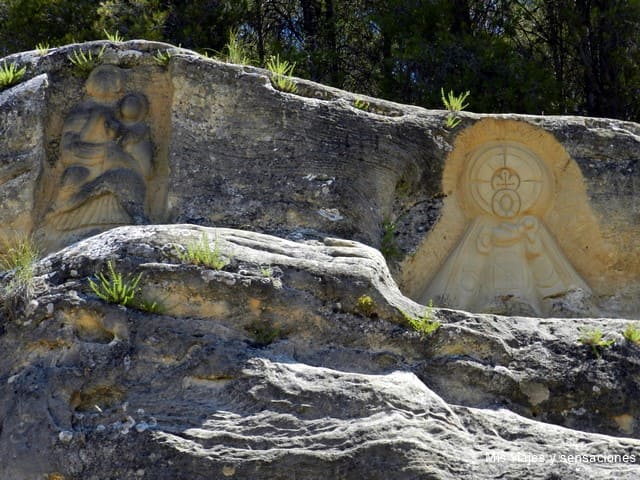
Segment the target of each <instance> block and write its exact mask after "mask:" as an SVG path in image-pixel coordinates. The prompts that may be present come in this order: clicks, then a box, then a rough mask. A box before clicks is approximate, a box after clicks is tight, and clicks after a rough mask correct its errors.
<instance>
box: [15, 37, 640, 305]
mask: <svg viewBox="0 0 640 480" xmlns="http://www.w3.org/2000/svg"><path fill="white" fill-rule="evenodd" d="M103 47H104V51H103V57H102V60H101V62H102V63H103V64H110V65H115V66H117V67H118V68H120V69H122V70H123V71H125V77H126V78H127V81H126V82H125V84H126V85H125V86H126V88H124V89H123V96H126V94H127V93H128V94H135V93H136V92H137V93H138V94H141V95H144V96H145V97H146V98H147V99H148V101H149V115H148V116H147V117H146V118H145V120H144V122H143V123H144V125H148V127H149V129H150V132H149V133H150V135H149V138H150V143H151V144H152V145H153V155H152V159H153V162H152V163H153V169H152V170H153V172H152V173H153V175H151V176H150V177H149V179H147V180H146V185H145V188H146V192H147V194H146V196H145V200H144V203H145V211H144V215H142V214H141V215H138V214H134V215H131V214H130V213H127V211H128V210H135V209H133V208H131V205H128V206H127V208H124V210H123V211H120V212H119V213H120V214H121V215H119V216H117V215H116V216H114V218H113V219H109V218H107V220H110V221H112V223H115V224H118V223H129V222H130V223H146V222H147V221H149V222H150V223H164V222H169V223H177V222H188V223H195V224H201V225H207V226H226V227H234V228H237V227H240V228H245V229H251V230H254V231H261V232H265V233H272V234H276V235H279V236H286V237H289V238H323V237H324V236H326V235H332V236H338V237H342V238H350V239H354V240H358V241H363V242H365V243H367V244H369V245H372V246H375V247H382V248H383V249H384V250H385V251H386V252H387V253H388V254H389V256H390V260H391V261H392V263H393V264H394V265H393V267H394V268H393V271H394V276H395V278H396V279H397V280H398V283H399V284H400V287H401V289H402V290H403V291H404V292H405V293H407V294H408V295H409V296H411V297H412V298H414V299H416V300H418V301H421V302H423V303H424V302H426V301H428V300H429V299H430V298H432V297H435V298H433V300H436V303H438V301H437V299H440V303H441V304H448V305H450V306H453V307H458V308H469V309H475V310H482V311H485V312H494V313H521V314H536V315H543V316H583V317H585V316H594V315H609V316H624V317H634V318H637V317H638V311H640V310H639V309H640V304H639V302H638V298H640V295H639V293H640V281H639V280H638V278H640V275H639V273H640V263H639V262H640V260H638V259H639V258H640V256H638V255H637V254H636V252H638V251H639V250H640V233H639V232H640V228H638V225H639V222H640V200H638V198H639V195H638V182H639V178H640V167H639V165H640V153H639V152H640V148H639V147H640V127H638V125H636V124H633V123H628V122H620V121H615V120H606V119H593V118H579V117H544V116H518V115H478V114H472V113H462V114H461V117H462V120H463V121H462V123H461V125H460V126H459V127H457V128H456V129H454V130H447V129H445V128H443V122H444V118H445V116H446V112H443V111H429V110H424V109H421V108H416V107H410V106H403V105H397V104H392V103H389V102H384V101H381V100H376V99H368V101H369V103H370V108H369V109H368V110H361V109H358V108H355V106H354V100H355V99H356V96H354V95H352V94H350V93H348V92H342V91H338V90H335V89H331V88H327V87H324V86H321V85H317V84H313V83H311V82H307V81H303V80H296V81H297V83H298V87H299V94H288V93H283V92H279V91H277V90H275V89H274V88H273V86H272V85H271V83H270V81H269V78H268V74H267V72H265V71H264V70H261V69H257V68H253V67H243V66H234V65H228V64H224V63H220V62H216V61H213V60H210V59H205V58H203V57H200V56H198V55H196V54H194V53H193V52H189V51H187V50H183V49H178V48H175V47H172V46H170V45H166V44H159V43H147V42H140V41H133V42H124V43H117V44H114V43H109V42H96V43H93V44H85V45H72V46H67V47H62V48H57V49H52V50H51V51H50V53H48V54H47V55H44V56H39V55H37V54H36V53H35V52H31V53H24V54H20V55H16V56H13V57H11V58H9V59H8V60H9V61H13V60H16V61H18V62H20V63H21V64H26V65H27V66H28V75H31V76H34V75H36V74H40V73H44V74H46V75H47V79H48V83H47V85H48V86H47V87H46V89H45V93H46V96H45V99H44V102H45V107H46V108H45V111H46V118H45V119H44V120H43V118H42V116H41V115H33V114H29V108H27V107H25V108H23V109H22V110H24V113H21V114H20V115H21V116H22V117H23V118H24V120H23V122H24V123H25V124H28V125H29V127H28V128H30V129H33V130H34V131H37V130H38V128H40V127H38V126H39V125H41V124H42V122H43V121H44V122H45V136H44V138H43V142H44V143H43V144H41V145H39V146H38V148H36V150H37V151H39V152H41V151H42V150H45V153H46V155H45V156H44V158H43V156H42V155H41V154H35V153H34V152H36V150H33V151H32V153H28V154H27V156H26V157H25V158H24V160H23V162H27V163H29V164H30V165H31V166H30V167H29V169H30V171H34V172H35V171H40V170H42V172H43V174H42V175H40V177H39V181H38V182H37V184H36V185H25V187H27V188H26V189H24V191H25V192H26V191H28V190H29V188H31V190H33V192H35V198H34V199H33V200H31V199H29V201H30V202H33V203H34V204H35V208H34V209H33V210H32V212H33V213H32V218H26V219H25V213H24V212H25V211H28V209H27V210H24V211H22V213H20V211H19V210H15V214H14V213H11V214H8V213H3V215H5V216H7V218H5V219H4V224H6V225H9V224H12V223H15V224H19V225H21V227H20V229H19V230H20V233H24V234H27V235H28V234H30V233H34V232H35V233H37V234H39V235H40V236H41V237H42V238H43V241H44V243H45V244H46V246H48V247H49V249H54V248H55V247H57V246H59V245H57V244H56V242H62V243H63V244H66V243H67V242H69V241H71V240H73V239H75V238H78V237H82V236H86V235H88V234H90V233H94V232H96V231H100V230H104V229H106V228H108V227H109V226H112V225H108V224H107V223H108V222H106V220H105V218H106V217H105V218H102V217H100V216H98V217H100V218H99V220H100V219H101V220H100V221H101V222H102V224H100V222H97V221H93V220H95V218H98V217H96V216H95V215H87V216H85V215H80V214H77V215H75V216H77V217H78V218H79V219H80V220H83V219H88V220H87V222H86V223H88V225H87V227H86V228H84V229H83V228H79V229H77V230H76V231H75V232H71V233H72V234H65V235H58V234H55V235H54V234H52V233H51V229H52V228H53V230H54V231H55V230H56V229H57V228H60V225H63V226H64V225H65V224H67V223H69V222H66V223H65V222H60V221H52V220H51V218H52V217H51V215H53V213H51V212H50V210H51V208H52V204H55V201H56V197H57V196H58V195H59V194H58V193H57V192H58V191H59V190H60V185H61V178H62V175H63V173H64V171H65V166H64V159H63V157H65V152H67V153H68V151H69V150H68V148H67V149H66V150H65V146H64V143H63V142H62V143H61V140H62V132H63V127H64V124H65V121H68V120H69V118H71V117H73V115H71V113H72V112H74V111H76V110H77V109H78V108H79V106H81V105H84V104H85V103H83V102H86V101H87V95H85V93H84V85H85V83H86V78H84V77H82V76H80V75H78V72H77V71H76V70H74V68H73V66H72V65H71V63H70V61H69V56H70V55H72V53H73V52H74V51H77V50H79V49H84V50H90V51H92V52H93V53H94V55H97V54H98V53H99V52H100V51H101V49H102V48H103ZM158 50H168V51H170V52H171V53H172V57H171V59H170V60H169V61H168V63H167V64H166V65H161V64H159V63H158V62H157V61H156V58H154V55H155V54H156V53H157V51H158ZM20 88H22V87H20V86H18V87H14V89H13V90H15V89H18V90H19V89H20ZM42 88H44V87H42ZM13 90H10V91H9V92H7V93H6V94H4V96H3V98H9V96H11V95H14V94H13V93H11V92H13ZM7 95H8V96H7ZM3 108H5V109H6V107H3ZM74 109H75V110H74ZM38 111H40V110H38ZM70 116H71V117H70ZM112 116H113V115H112ZM115 117H117V115H115ZM116 120H117V118H116ZM118 121H119V122H120V123H125V124H126V122H122V119H120V120H118ZM25 128H26V127H25ZM118 138H120V137H116V140H115V143H116V144H117V143H118V141H119V140H117V139H118ZM500 142H502V143H505V142H506V143H509V144H511V145H517V146H518V148H520V149H521V150H522V151H528V152H529V153H530V154H531V155H530V156H531V158H537V159H538V160H535V161H534V164H535V163H536V162H537V164H539V165H543V166H544V168H543V170H545V171H547V173H545V175H544V177H545V179H546V180H545V182H544V183H545V185H546V186H547V187H548V188H547V190H548V191H545V193H544V195H543V197H544V198H540V199H539V200H536V201H534V202H533V203H526V202H525V204H526V205H527V208H525V207H522V208H521V209H520V210H518V211H517V212H516V211H513V212H507V213H508V214H509V215H510V216H509V217H505V218H506V220H505V218H503V219H502V220H500V222H498V223H497V224H495V222H496V217H495V216H494V217H492V218H493V220H489V222H488V223H487V222H486V221H483V220H479V223H480V225H481V226H485V227H486V228H488V225H489V224H490V223H491V222H493V223H494V225H493V227H492V228H493V229H494V237H495V238H494V240H496V239H497V238H499V237H501V236H502V237H504V235H505V231H507V230H511V234H510V235H507V236H508V237H509V238H508V239H505V238H502V240H496V241H493V243H492V247H491V251H492V253H487V254H486V255H488V257H491V258H492V260H487V259H486V258H484V257H483V259H482V260H481V261H480V260H478V258H475V260H474V261H473V262H471V263H475V264H476V265H477V270H478V271H479V272H481V273H480V278H481V280H475V281H473V282H471V283H472V284H476V285H484V286H486V288H487V290H489V291H488V292H487V293H483V294H472V295H471V296H469V295H461V294H459V293H458V294H454V292H453V290H455V289H450V288H448V287H446V282H444V281H443V280H442V278H451V279H454V280H455V281H457V280H456V279H458V278H459V275H456V274H447V272H451V271H453V270H455V268H453V267H452V266H451V265H452V261H449V263H447V262H448V260H447V257H450V256H455V255H456V254H455V253H454V252H455V251H456V248H457V247H459V250H461V251H464V252H465V254H466V255H470V253H469V252H471V251H472V249H470V248H468V246H466V245H464V241H463V235H464V232H465V227H466V228H471V227H470V225H471V224H472V223H473V221H474V219H478V215H477V212H475V210H473V209H469V208H466V207H465V202H466V200H464V199H465V198H467V197H466V194H463V192H465V191H466V190H468V188H467V187H465V186H464V185H463V184H461V183H460V182H462V183H465V182H466V183H467V184H468V183H469V181H470V177H468V174H467V173H465V172H468V168H467V165H466V163H465V162H468V161H471V159H472V157H473V155H474V152H476V153H477V149H483V148H485V147H487V146H488V145H491V144H493V145H495V144H500ZM103 143H104V142H103ZM474 149H475V150H474ZM473 158H475V157H473ZM110 162H113V160H110ZM72 163H73V164H74V165H77V164H78V161H77V159H76V161H74V162H72ZM107 163H109V162H107ZM525 163H526V162H525ZM521 167H522V165H521ZM565 167H566V168H565ZM67 168H68V167H67ZM510 168H511V167H510ZM107 171H109V170H107ZM520 174H524V173H523V172H520V173H519V174H518V175H517V176H518V178H519V175H520ZM465 175H466V176H465ZM514 178H515V177H514ZM30 181H33V179H31V180H30ZM116 183H117V182H111V183H108V182H101V183H100V182H99V185H95V182H93V183H92V182H91V181H89V182H88V183H85V185H84V186H83V188H85V187H86V186H87V185H89V186H92V191H93V192H94V193H95V194H98V193H100V192H102V191H103V190H104V189H106V188H107V187H108V185H111V184H116ZM126 183H127V182H121V184H123V185H124V184H126ZM471 183H473V182H471ZM76 184H77V182H76ZM98 187H100V188H98ZM6 188H8V187H5V189H6ZM85 189H86V188H85ZM113 190H115V189H114V188H112V189H111V193H113ZM135 190H136V191H138V190H140V189H135ZM494 190H495V189H494ZM496 192H497V190H495V191H494V192H493V193H492V195H493V194H497V193H496ZM523 192H524V191H517V194H518V195H524V193H523ZM138 193H139V195H140V192H138ZM72 194H73V195H75V197H74V198H76V199H77V200H78V201H79V199H81V198H85V197H86V198H91V196H90V195H89V196H88V197H87V195H88V194H87V192H84V191H83V192H81V193H78V192H75V193H72ZM23 195H27V196H28V194H27V193H24V194H23ZM78 195H79V196H78ZM116 197H117V195H116ZM25 198H26V197H25ZM500 198H502V199H503V201H507V200H509V199H512V195H511V194H509V195H507V196H506V197H505V196H504V192H502V193H500ZM4 201H5V202H7V201H8V200H4ZM103 201H104V202H106V200H104V199H102V200H101V202H103ZM72 203H73V205H76V203H77V202H75V203H74V202H72ZM107 203H108V202H107ZM120 203H122V202H120ZM132 203H133V204H136V203H140V202H132ZM109 205H110V206H111V207H109V208H111V210H114V209H116V207H117V206H118V202H115V203H114V202H113V201H112V202H111V203H109ZM54 206H55V205H54ZM92 208H93V207H92ZM104 208H107V207H104ZM127 209H128V210H127ZM12 212H13V210H12ZM503 213H504V212H503ZM13 215H15V218H14V216H13ZM491 215H494V212H493V211H491V212H490V216H491ZM9 217H11V218H9ZM85 217H86V218H85ZM94 217H95V218H94ZM107 217H109V216H108V215H107ZM115 217H118V218H115ZM133 217H136V218H133ZM531 217H532V218H533V219H534V220H535V222H536V225H537V227H536V228H535V229H534V228H529V227H530V224H531V222H528V220H529V219H531ZM92 219H93V220H92ZM385 220H386V222H387V223H385ZM92 221H93V223H96V224H95V225H94V224H92ZM522 221H524V223H522ZM527 222H528V223H527ZM72 223H73V222H72ZM392 223H393V224H394V225H395V230H393V229H392V230H390V232H391V235H390V236H388V237H387V240H386V242H387V243H386V244H385V245H383V244H382V239H383V230H384V226H385V225H386V226H387V228H388V229H389V228H390V227H389V225H391V224H392ZM54 224H55V226H53V227H52V225H54ZM525 225H529V227H526V228H525ZM523 229H524V230H526V231H527V232H528V233H527V234H526V235H525V236H527V237H528V240H527V241H528V242H529V243H530V244H533V243H536V242H538V243H541V244H542V247H541V249H538V248H537V247H534V248H530V247H526V242H525V241H524V240H523V238H524V236H523V234H522V232H521V233H520V234H516V233H514V232H515V231H516V230H523ZM524 230H523V231H524ZM534 230H535V233H532V232H534ZM54 233H55V232H54ZM58 233H59V232H58ZM478 234H479V233H478ZM471 236H472V237H473V236H475V234H473V235H471ZM517 238H520V240H518V241H517V242H516V240H515V239H517ZM54 239H55V240H54ZM470 241H471V240H470ZM496 242H497V243H496ZM501 242H502V243H501ZM509 242H516V243H513V246H509V247H508V248H507V247H505V243H509ZM496 252H497V253H496ZM539 252H543V253H542V255H541V259H540V260H536V261H533V260H531V259H528V260H522V257H523V256H534V257H535V256H537V255H540V253H539ZM396 253H397V254H398V256H396V255H395V254H396ZM474 255H475V254H474ZM505 255H511V256H513V258H512V260H511V261H509V262H508V263H509V264H510V265H512V266H514V265H519V266H518V268H516V270H517V271H519V272H520V274H519V277H520V278H519V280H518V279H517V281H514V282H506V283H511V284H516V283H518V281H519V282H520V283H523V282H525V281H529V283H531V284H533V285H534V286H531V285H529V286H524V285H523V286H522V287H519V288H515V287H514V288H501V287H499V285H500V284H501V283H505V282H502V281H501V280H500V279H499V278H495V275H493V274H491V273H488V272H491V271H495V268H496V265H498V264H499V263H500V262H499V261H498V260H497V259H498V258H502V259H504V258H505ZM463 256H464V255H463ZM475 256H476V257H477V255H475ZM516 258H521V259H520V260H516ZM453 264H455V262H453ZM452 268H453V270H452ZM549 268H552V269H555V270H556V271H555V273H552V274H550V275H549V276H548V278H550V279H552V280H553V279H555V280H556V282H555V284H554V285H551V286H548V285H546V284H547V283H549V284H550V283H552V281H551V280H548V278H547V279H546V280H545V282H546V283H545V282H541V281H540V280H539V279H538V280H536V279H535V278H534V277H536V276H538V277H540V276H543V277H544V274H545V273H547V272H548V271H549ZM558 270H567V271H572V272H570V273H569V274H561V273H558ZM439 272H444V273H439ZM482 272H484V273H482ZM438 275H440V277H438ZM532 278H533V280H532ZM509 280H512V277H510V279H509ZM443 285H444V287H443ZM488 286H493V287H494V288H493V289H489V288H488ZM467 297H469V298H471V299H472V300H469V299H468V298H467ZM465 298H467V299H466V300H465ZM558 304H560V305H561V308H559V307H557V305H558Z"/></svg>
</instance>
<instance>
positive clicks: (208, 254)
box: [178, 233, 229, 270]
mask: <svg viewBox="0 0 640 480" xmlns="http://www.w3.org/2000/svg"><path fill="white" fill-rule="evenodd" d="M178 257H179V258H180V260H181V261H182V262H184V263H190V264H192V265H203V266H205V267H208V268H213V269H214V270H222V269H223V268H224V267H225V266H226V265H227V264H228V263H229V260H228V259H226V258H225V257H224V256H222V254H221V253H220V249H219V248H218V240H216V241H215V242H214V246H213V249H212V248H211V244H210V243H209V239H208V237H207V234H206V233H203V234H202V238H201V239H200V241H199V242H193V243H191V244H189V245H187V246H186V247H185V250H184V252H179V253H178Z"/></svg>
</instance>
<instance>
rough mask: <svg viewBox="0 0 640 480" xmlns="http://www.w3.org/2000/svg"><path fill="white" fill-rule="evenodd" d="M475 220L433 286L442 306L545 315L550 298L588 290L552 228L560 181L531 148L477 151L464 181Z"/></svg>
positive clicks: (511, 145)
mask: <svg viewBox="0 0 640 480" xmlns="http://www.w3.org/2000/svg"><path fill="white" fill-rule="evenodd" d="M458 188H459V191H460V194H461V195H460V199H461V206H462V209H463V211H464V212H465V215H466V216H467V219H468V224H467V229H466V231H465V233H464V235H463V236H462V238H461V239H460V241H459V243H458V245H457V247H455V248H454V250H453V251H452V252H451V254H450V255H449V257H448V258H447V260H446V261H445V263H444V265H443V266H442V268H441V269H440V271H439V272H438V273H437V275H436V276H435V277H434V279H433V281H432V282H431V284H430V285H429V288H428V292H427V295H428V296H429V298H433V299H435V300H436V301H437V302H438V303H439V304H441V305H448V306H451V307H456V308H464V309H467V310H472V311H495V310H496V306H497V305H499V304H501V303H503V302H504V301H505V300H509V301H511V302H514V303H517V304H519V305H521V308H520V311H521V312H524V313H534V314H544V313H545V312H546V310H547V308H548V303H549V299H550V298H552V297H554V296H557V295H559V294H562V293H566V292H567V291H569V290H571V289H575V288H580V289H583V290H588V286H587V285H586V284H585V283H584V281H583V280H582V279H581V278H580V276H579V275H578V274H577V273H576V272H575V270H574V269H573V268H572V266H571V265H570V264H569V262H568V261H567V260H566V259H565V257H564V255H563V253H562V252H561V251H560V248H559V247H558V245H557V242H556V241H555V240H554V239H553V237H552V235H551V234H550V233H549V232H548V230H547V229H546V227H545V225H544V222H543V220H542V219H543V218H544V215H545V213H546V212H547V211H548V210H549V209H550V208H551V207H552V198H551V192H552V189H553V179H552V175H551V173H550V172H549V169H548V168H547V166H546V165H545V163H544V162H543V161H542V160H541V159H540V158H538V157H536V156H535V154H533V152H531V151H530V150H528V149H527V148H526V147H524V146H523V145H520V144H518V143H515V142H501V143H492V144H488V145H485V146H483V147H481V148H478V149H476V150H475V151H474V152H472V153H471V154H470V155H469V157H468V161H467V166H466V168H465V169H464V170H463V173H462V175H461V176H460V178H459V182H458Z"/></svg>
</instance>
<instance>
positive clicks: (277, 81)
mask: <svg viewBox="0 0 640 480" xmlns="http://www.w3.org/2000/svg"><path fill="white" fill-rule="evenodd" d="M295 66H296V64H295V63H289V62H288V61H287V60H280V55H276V56H275V57H273V56H272V57H271V58H269V60H268V61H267V68H268V69H269V71H270V72H271V84H272V85H273V87H274V88H277V89H278V90H280V91H282V92H287V93H296V92H297V91H298V87H297V86H296V83H295V82H294V81H293V80H292V79H291V78H290V77H291V76H292V75H293V69H294V68H295Z"/></svg>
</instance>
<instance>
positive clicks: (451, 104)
mask: <svg viewBox="0 0 640 480" xmlns="http://www.w3.org/2000/svg"><path fill="white" fill-rule="evenodd" d="M468 96H469V90H467V91H466V92H464V93H461V94H460V95H455V94H454V93H453V90H451V91H449V93H448V94H446V95H445V94H444V90H443V89H442V88H441V89H440V97H441V98H442V103H443V104H444V107H445V108H446V109H447V110H449V114H448V115H447V119H446V120H445V127H447V128H449V129H452V128H455V127H457V126H458V124H459V123H460V122H461V121H462V120H461V119H460V117H458V113H459V112H461V111H462V110H464V109H465V108H467V107H468V106H469V104H468V103H464V102H465V101H466V100H467V97H468Z"/></svg>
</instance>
